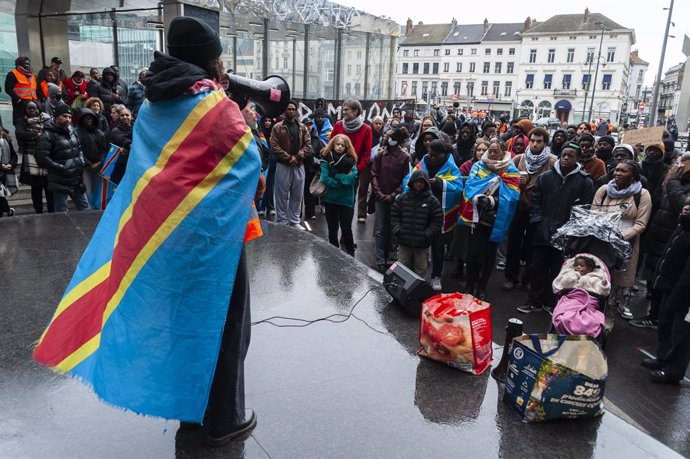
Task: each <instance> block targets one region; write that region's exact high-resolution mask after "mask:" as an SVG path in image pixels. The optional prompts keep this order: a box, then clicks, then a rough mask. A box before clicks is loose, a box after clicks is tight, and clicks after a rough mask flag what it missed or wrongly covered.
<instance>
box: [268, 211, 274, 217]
mask: <svg viewBox="0 0 690 459" xmlns="http://www.w3.org/2000/svg"><path fill="white" fill-rule="evenodd" d="M268 215H270V216H271V217H275V215H276V211H275V210H271V211H269V212H268Z"/></svg>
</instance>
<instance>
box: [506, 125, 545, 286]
mask: <svg viewBox="0 0 690 459" xmlns="http://www.w3.org/2000/svg"><path fill="white" fill-rule="evenodd" d="M520 139H522V141H523V142H524V140H525V139H526V136H520V135H516V136H515V137H513V139H512V142H511V148H514V147H512V145H514V144H515V143H518V142H519V141H520ZM548 142H549V133H548V132H547V131H546V130H545V129H544V128H540V127H536V128H534V129H532V130H531V131H530V132H529V145H528V147H527V150H525V153H523V154H519V155H516V156H515V158H513V164H514V165H515V167H516V168H517V170H518V173H519V174H520V200H519V202H518V205H517V211H516V212H515V216H514V218H513V219H512V223H511V226H510V230H509V232H508V246H507V250H506V265H505V266H506V267H505V276H506V281H505V282H504V284H503V289H504V290H508V291H510V290H512V289H514V288H515V287H521V288H527V285H528V284H529V272H530V259H531V254H532V238H533V237H534V226H533V225H531V224H530V205H531V199H532V192H533V190H534V187H535V185H536V183H537V180H538V179H539V177H541V176H542V175H544V174H545V173H547V172H548V171H550V170H551V169H552V168H553V165H554V164H555V163H556V162H557V161H558V158H556V156H554V155H552V154H551V151H550V148H549V147H547V146H546V144H547V143H548ZM523 261H524V262H525V267H524V269H523V270H522V274H521V273H520V266H521V262H523Z"/></svg>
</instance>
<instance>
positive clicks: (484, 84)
mask: <svg viewBox="0 0 690 459" xmlns="http://www.w3.org/2000/svg"><path fill="white" fill-rule="evenodd" d="M480 95H482V96H488V95H489V82H488V81H482V86H481V93H480Z"/></svg>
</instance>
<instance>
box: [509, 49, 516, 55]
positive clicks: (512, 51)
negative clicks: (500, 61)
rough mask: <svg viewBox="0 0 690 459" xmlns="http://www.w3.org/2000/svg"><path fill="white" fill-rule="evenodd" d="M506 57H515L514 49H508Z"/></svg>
mask: <svg viewBox="0 0 690 459" xmlns="http://www.w3.org/2000/svg"><path fill="white" fill-rule="evenodd" d="M508 55H509V56H515V48H508Z"/></svg>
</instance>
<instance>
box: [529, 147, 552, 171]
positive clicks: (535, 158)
mask: <svg viewBox="0 0 690 459" xmlns="http://www.w3.org/2000/svg"><path fill="white" fill-rule="evenodd" d="M549 156H551V148H549V147H544V149H543V150H542V151H541V153H539V154H538V155H534V154H532V150H530V149H529V148H527V150H526V151H525V162H526V167H527V173H528V174H536V173H537V172H539V169H541V167H542V166H543V165H544V164H545V163H546V161H547V160H548V159H549Z"/></svg>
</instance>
